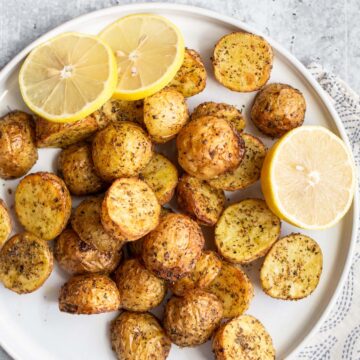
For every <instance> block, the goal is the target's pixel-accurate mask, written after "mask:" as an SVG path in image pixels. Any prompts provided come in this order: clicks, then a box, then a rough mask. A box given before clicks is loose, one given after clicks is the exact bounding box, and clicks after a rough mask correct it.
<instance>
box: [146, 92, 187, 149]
mask: <svg viewBox="0 0 360 360" xmlns="http://www.w3.org/2000/svg"><path fill="white" fill-rule="evenodd" d="M188 119H189V112H188V108H187V105H186V102H185V98H184V96H183V95H182V94H181V93H179V92H178V91H176V90H174V89H171V88H165V89H163V90H161V91H159V92H157V93H155V94H154V95H152V96H149V97H147V98H146V99H145V100H144V122H145V126H146V128H147V130H148V132H149V134H150V137H151V139H152V140H153V141H155V142H157V143H165V142H167V141H169V140H171V139H173V138H174V137H175V136H176V134H177V133H178V132H179V131H180V130H181V128H182V127H183V126H184V125H185V124H186V123H187V121H188Z"/></svg>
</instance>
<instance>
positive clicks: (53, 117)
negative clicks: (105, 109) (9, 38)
mask: <svg viewBox="0 0 360 360" xmlns="http://www.w3.org/2000/svg"><path fill="white" fill-rule="evenodd" d="M116 84H117V65H116V60H115V57H114V54H113V52H112V50H111V49H110V47H109V46H108V45H107V44H105V43H104V42H103V41H102V40H101V39H99V38H97V37H95V36H91V35H85V34H79V33H65V34H62V35H59V36H57V37H55V38H52V39H50V40H48V41H47V42H45V43H43V44H41V45H39V46H38V47H36V48H35V49H34V50H32V51H31V53H30V54H29V56H28V57H27V58H26V59H25V61H24V63H23V65H22V67H21V70H20V73H19V85H20V91H21V94H22V97H23V99H24V101H25V103H26V105H27V106H28V107H29V108H30V109H31V110H32V111H33V112H35V113H36V114H38V115H39V116H41V117H43V118H45V119H47V120H50V121H56V122H71V121H76V120H80V119H82V118H84V117H86V116H88V115H89V114H91V113H92V112H94V111H95V110H97V109H98V108H100V107H101V106H102V105H103V104H104V103H105V102H106V101H107V100H108V99H109V98H110V97H111V95H112V94H113V92H114V90H115V87H116Z"/></svg>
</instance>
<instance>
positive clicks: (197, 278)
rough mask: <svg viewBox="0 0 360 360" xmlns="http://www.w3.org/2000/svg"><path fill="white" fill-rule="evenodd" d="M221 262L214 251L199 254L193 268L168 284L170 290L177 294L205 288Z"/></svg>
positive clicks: (216, 272)
mask: <svg viewBox="0 0 360 360" xmlns="http://www.w3.org/2000/svg"><path fill="white" fill-rule="evenodd" d="M221 266H222V262H221V260H220V259H219V257H218V255H217V254H216V253H215V252H214V251H210V250H206V251H204V252H203V253H202V254H201V257H200V259H199V260H198V261H197V263H196V265H195V268H194V270H192V271H191V272H190V273H188V274H186V275H185V276H184V277H183V278H181V279H179V280H177V281H175V282H174V283H172V284H171V285H170V290H171V291H172V292H173V293H174V294H175V295H178V296H182V295H184V294H185V293H186V292H187V291H192V290H194V289H205V288H206V287H207V286H208V285H209V284H210V283H211V282H212V281H213V280H214V279H215V278H216V276H217V275H218V274H219V272H220V269H221Z"/></svg>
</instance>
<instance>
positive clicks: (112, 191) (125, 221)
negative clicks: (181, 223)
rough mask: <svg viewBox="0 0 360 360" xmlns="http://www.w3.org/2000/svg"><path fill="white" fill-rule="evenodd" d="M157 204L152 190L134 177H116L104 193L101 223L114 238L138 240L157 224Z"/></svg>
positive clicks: (158, 215)
mask: <svg viewBox="0 0 360 360" xmlns="http://www.w3.org/2000/svg"><path fill="white" fill-rule="evenodd" d="M160 211H161V206H160V205H159V203H158V201H157V199H156V195H155V193H154V192H153V191H152V190H151V188H150V187H149V185H147V184H146V183H145V182H144V181H142V180H139V179H136V178H130V179H126V178H122V179H117V180H116V181H114V182H113V184H112V185H111V186H110V188H109V189H108V191H107V192H106V195H105V199H104V201H103V203H102V209H101V222H102V224H103V226H104V228H105V230H106V231H107V232H108V233H109V234H111V235H112V236H114V237H117V238H120V239H121V238H124V237H125V238H126V239H127V241H133V240H137V239H140V238H141V237H143V236H144V235H146V234H147V233H149V232H150V231H151V230H153V229H155V227H156V226H157V225H158V223H159V219H160Z"/></svg>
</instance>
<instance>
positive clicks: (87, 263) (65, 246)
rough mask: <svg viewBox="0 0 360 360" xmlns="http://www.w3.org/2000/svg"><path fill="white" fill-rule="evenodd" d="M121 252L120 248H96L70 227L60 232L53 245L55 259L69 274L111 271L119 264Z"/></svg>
mask: <svg viewBox="0 0 360 360" xmlns="http://www.w3.org/2000/svg"><path fill="white" fill-rule="evenodd" d="M121 254H122V252H121V250H117V251H116V250H114V251H99V250H96V249H95V248H94V247H93V246H91V245H89V244H87V243H86V242H84V241H82V240H81V239H80V237H79V236H78V234H77V233H76V232H75V231H74V230H73V229H71V228H67V229H65V230H64V231H63V232H62V233H61V234H60V236H59V237H58V238H57V239H56V242H55V247H54V256H55V259H56V260H57V262H58V263H59V265H60V267H62V268H63V269H64V270H65V271H67V272H68V273H70V274H85V273H105V274H107V273H111V272H113V271H114V270H115V269H116V267H117V265H118V264H119V262H120V259H121Z"/></svg>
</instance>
